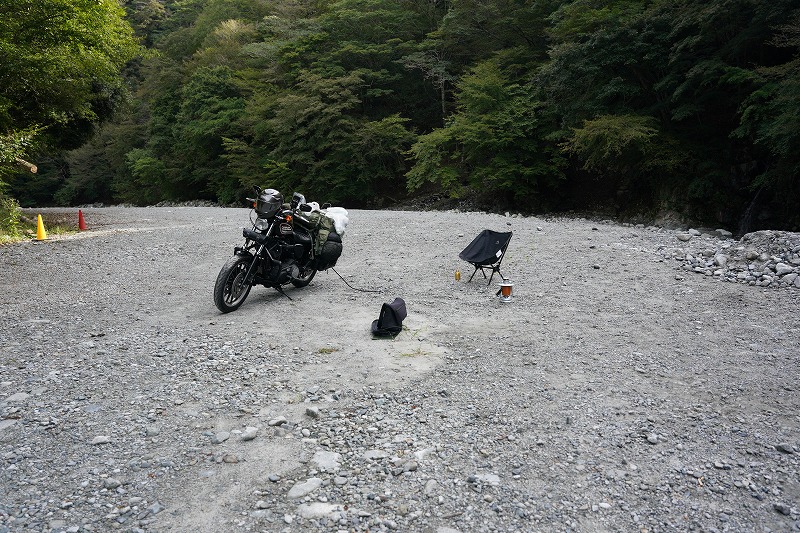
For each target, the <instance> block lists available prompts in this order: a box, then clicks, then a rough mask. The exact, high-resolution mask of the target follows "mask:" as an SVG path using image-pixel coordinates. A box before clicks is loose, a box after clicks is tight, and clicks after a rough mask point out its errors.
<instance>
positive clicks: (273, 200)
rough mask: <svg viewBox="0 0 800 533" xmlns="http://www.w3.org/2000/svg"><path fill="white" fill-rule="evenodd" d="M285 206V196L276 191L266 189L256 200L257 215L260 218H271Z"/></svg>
mask: <svg viewBox="0 0 800 533" xmlns="http://www.w3.org/2000/svg"><path fill="white" fill-rule="evenodd" d="M282 205H283V195H282V194H281V193H280V192H278V191H276V190H275V189H264V190H263V191H261V194H259V195H258V200H256V213H257V214H258V216H259V217H260V218H270V217H273V216H275V215H276V214H277V213H278V210H279V209H280V208H281V206H282Z"/></svg>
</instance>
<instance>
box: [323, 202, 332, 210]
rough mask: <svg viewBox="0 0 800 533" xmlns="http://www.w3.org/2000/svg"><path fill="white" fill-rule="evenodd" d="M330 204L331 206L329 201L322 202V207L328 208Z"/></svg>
mask: <svg viewBox="0 0 800 533" xmlns="http://www.w3.org/2000/svg"><path fill="white" fill-rule="evenodd" d="M330 206H331V203H330V202H325V203H324V204H322V209H328V208H329V207H330Z"/></svg>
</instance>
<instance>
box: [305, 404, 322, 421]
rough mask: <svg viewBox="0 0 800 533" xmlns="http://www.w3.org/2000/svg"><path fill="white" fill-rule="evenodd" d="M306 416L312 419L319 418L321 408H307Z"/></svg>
mask: <svg viewBox="0 0 800 533" xmlns="http://www.w3.org/2000/svg"><path fill="white" fill-rule="evenodd" d="M306 415H307V416H309V417H310V418H319V417H320V413H319V407H307V408H306Z"/></svg>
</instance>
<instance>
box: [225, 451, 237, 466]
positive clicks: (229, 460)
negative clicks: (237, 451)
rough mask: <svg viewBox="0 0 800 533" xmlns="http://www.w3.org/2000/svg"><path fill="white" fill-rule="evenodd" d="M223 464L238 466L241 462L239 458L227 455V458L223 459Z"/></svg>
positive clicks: (230, 454)
mask: <svg viewBox="0 0 800 533" xmlns="http://www.w3.org/2000/svg"><path fill="white" fill-rule="evenodd" d="M222 462H223V463H227V464H236V463H238V462H239V457H237V456H236V455H234V454H232V453H226V454H225V456H224V457H223V458H222Z"/></svg>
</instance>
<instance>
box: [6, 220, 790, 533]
mask: <svg viewBox="0 0 800 533" xmlns="http://www.w3.org/2000/svg"><path fill="white" fill-rule="evenodd" d="M83 212H84V216H85V219H86V222H87V225H88V226H89V229H88V231H85V232H82V233H78V234H75V235H72V236H69V237H64V238H57V237H53V236H52V235H51V236H50V239H48V240H47V241H44V242H24V243H19V244H16V245H11V246H3V247H0V289H1V290H0V301H1V302H2V306H0V532H4V531H51V530H52V531H109V530H123V531H192V530H193V531H203V532H205V531H207V532H218V531H286V532H306V531H326V532H338V531H362V532H365V531H371V532H375V531H385V530H396V531H419V532H426V533H455V532H472V531H479V532H483V531H487V532H488V531H524V532H529V531H530V532H532V531H587V532H588V531H621V532H630V531H641V532H645V531H648V532H651V531H652V532H656V531H709V532H713V531H737V532H738V531H781V532H785V531H800V414H799V413H800V410H798V407H800V394H799V393H798V390H800V384H798V368H800V298H799V296H800V288H798V286H797V284H796V283H795V282H796V281H797V280H796V278H797V277H798V276H797V274H798V273H800V256H799V255H798V254H800V237H799V236H798V235H797V234H785V233H776V232H763V233H759V234H757V235H755V234H754V235H749V236H746V238H743V239H742V240H741V241H735V240H731V239H727V240H725V239H720V238H717V237H713V236H709V235H707V234H703V232H701V231H697V232H687V231H685V229H684V231H676V230H667V229H659V228H652V227H643V226H625V225H619V224H616V223H612V222H608V221H593V220H587V219H560V218H552V219H544V218H534V217H530V218H523V217H514V216H512V217H504V216H500V215H492V214H479V213H461V212H455V211H450V212H410V211H392V212H387V211H384V212H379V211H357V210H354V211H351V212H350V215H351V216H350V226H349V228H348V231H347V234H346V236H345V238H344V246H345V248H344V254H343V255H342V258H341V259H340V260H339V264H338V266H337V267H336V270H337V271H338V272H339V273H340V274H341V275H342V276H343V277H344V279H345V280H346V281H347V282H348V283H349V284H350V285H352V286H353V287H355V288H356V289H363V290H369V291H379V292H364V291H359V290H354V289H352V288H350V287H348V286H347V285H345V283H343V282H342V280H341V279H339V277H337V275H336V274H335V273H333V272H332V271H328V272H324V273H320V274H318V275H317V277H316V278H315V280H314V281H313V282H312V284H311V285H310V286H308V287H306V288H303V289H292V290H287V294H289V296H291V298H292V299H291V300H290V299H288V298H286V297H285V296H282V295H281V294H279V293H278V292H277V291H274V290H271V289H270V290H268V289H264V288H263V287H257V288H254V289H253V291H252V292H251V294H250V296H249V298H248V300H247V301H246V302H245V304H244V305H243V306H242V307H241V308H240V309H239V310H238V311H236V312H234V313H231V314H227V315H222V314H220V313H219V312H218V311H217V310H216V308H215V307H214V304H213V299H212V294H211V292H212V288H213V285H214V280H215V278H216V275H217V272H218V270H219V268H220V266H221V265H222V264H223V263H224V262H225V260H226V259H227V257H228V256H229V255H230V254H231V252H232V249H233V246H235V245H236V244H238V243H239V242H240V241H241V238H240V235H241V230H240V228H241V227H242V226H243V225H244V224H245V223H246V220H247V216H248V212H247V210H244V209H221V208H206V207H195V208H190V207H175V208H168V207H160V208H121V207H119V208H87V209H84V210H83ZM75 216H76V217H77V213H76V214H75ZM484 228H490V229H495V230H500V231H505V230H512V231H514V237H513V238H512V240H511V245H510V247H509V250H508V254H507V257H506V259H505V260H504V262H503V268H502V270H503V273H504V274H505V275H506V276H507V277H509V278H511V280H512V281H513V282H514V289H513V296H512V301H511V302H501V301H499V300H498V299H497V298H496V297H495V292H496V290H497V279H496V278H495V281H494V282H492V284H491V285H490V286H487V284H486V282H485V281H484V280H483V278H482V276H481V275H480V274H478V276H476V278H475V280H473V281H472V282H471V283H467V278H468V277H469V274H470V273H471V270H472V268H471V267H470V266H469V265H467V264H466V263H463V262H461V261H459V260H458V253H459V252H460V250H461V249H462V248H464V246H466V245H467V244H468V243H469V241H470V240H471V239H472V238H473V237H474V236H475V235H477V233H478V232H479V231H480V230H481V229H484ZM781 265H782V266H781ZM456 269H460V270H461V272H462V278H461V281H456V280H455V279H454V272H455V271H456ZM787 269H788V270H787ZM792 275H794V277H792ZM787 276H788V277H787ZM767 278H769V279H767ZM397 296H399V297H402V298H403V299H405V301H406V304H407V307H408V317H407V319H406V320H405V322H404V326H405V327H404V331H403V332H402V333H400V335H399V336H398V337H397V338H395V339H394V340H375V339H373V338H372V337H371V335H370V331H369V328H370V323H371V322H372V320H374V319H375V318H377V316H378V313H379V310H380V307H381V304H382V303H383V302H388V301H391V300H392V299H394V298H395V297H397Z"/></svg>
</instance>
